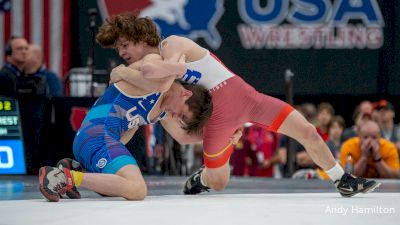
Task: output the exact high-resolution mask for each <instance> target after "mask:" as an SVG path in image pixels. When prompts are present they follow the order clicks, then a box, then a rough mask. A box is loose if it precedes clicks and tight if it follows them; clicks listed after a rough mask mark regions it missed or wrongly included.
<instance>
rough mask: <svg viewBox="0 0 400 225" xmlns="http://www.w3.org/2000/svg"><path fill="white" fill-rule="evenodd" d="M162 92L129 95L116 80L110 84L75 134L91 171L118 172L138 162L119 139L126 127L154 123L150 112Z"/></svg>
mask: <svg viewBox="0 0 400 225" xmlns="http://www.w3.org/2000/svg"><path fill="white" fill-rule="evenodd" d="M161 95H162V94H161V93H160V92H153V93H150V94H147V95H143V96H129V95H127V94H125V93H124V92H123V91H122V90H120V89H119V88H118V87H117V86H116V85H115V84H112V85H111V86H110V87H108V88H107V90H106V91H105V93H104V94H103V96H101V97H100V98H99V99H98V100H97V101H96V102H95V104H94V105H93V107H92V108H91V110H90V111H89V113H88V114H87V115H86V117H85V120H84V121H83V122H82V125H81V128H80V129H79V131H78V133H77V134H76V136H75V140H74V145H73V150H74V155H75V158H76V160H77V161H79V162H80V163H81V164H82V165H83V166H84V168H85V169H86V170H87V171H88V172H97V173H112V174H115V173H116V172H117V171H118V170H119V169H121V168H122V167H123V166H125V165H137V163H136V160H135V159H134V158H133V156H132V155H131V153H130V152H129V151H128V150H127V149H126V147H125V145H124V144H123V143H121V142H120V138H121V137H122V136H123V135H124V133H125V132H126V131H128V130H129V129H131V128H136V127H139V126H141V125H145V124H150V123H155V122H157V121H158V120H160V119H162V118H163V117H164V116H165V114H166V113H165V112H162V113H161V114H160V115H159V117H158V118H157V119H155V120H153V121H150V118H149V117H150V112H151V110H152V109H153V107H154V106H155V105H156V103H157V102H158V101H159V99H160V97H161Z"/></svg>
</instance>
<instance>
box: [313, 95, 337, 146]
mask: <svg viewBox="0 0 400 225" xmlns="http://www.w3.org/2000/svg"><path fill="white" fill-rule="evenodd" d="M333 115H335V110H334V109H333V106H332V105H331V104H329V103H327V102H322V103H320V104H319V105H318V110H317V122H318V124H317V131H318V134H319V135H321V137H322V139H323V140H324V141H326V140H328V137H329V136H328V124H329V122H330V121H331V119H332V117H333Z"/></svg>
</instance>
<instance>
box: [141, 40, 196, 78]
mask: <svg viewBox="0 0 400 225" xmlns="http://www.w3.org/2000/svg"><path fill="white" fill-rule="evenodd" d="M196 45H197V44H195V42H193V41H192V40H190V39H188V38H184V37H179V36H175V35H172V36H169V37H168V38H166V39H165V40H164V41H163V42H162V46H161V48H160V49H161V52H160V55H161V57H162V58H163V59H164V60H163V61H145V62H144V63H143V65H142V71H143V76H144V77H146V78H163V77H166V76H171V75H173V76H174V77H175V78H180V77H182V76H183V75H184V74H186V71H187V68H186V64H185V58H186V57H188V56H189V57H190V52H191V51H190V50H191V49H192V48H193V47H194V46H196Z"/></svg>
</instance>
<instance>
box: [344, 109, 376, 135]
mask: <svg viewBox="0 0 400 225" xmlns="http://www.w3.org/2000/svg"><path fill="white" fill-rule="evenodd" d="M366 102H369V101H363V102H361V103H360V104H359V105H358V106H356V108H355V109H354V112H353V117H352V118H353V122H354V125H353V126H351V127H348V128H346V129H344V131H343V135H342V142H345V141H346V140H348V139H350V138H352V137H357V135H358V134H357V132H358V130H359V127H360V124H362V123H364V122H366V121H368V120H372V118H373V117H372V113H373V112H372V113H371V110H370V109H369V107H368V104H367V103H366ZM365 105H367V107H366V106H365ZM371 107H372V106H371Z"/></svg>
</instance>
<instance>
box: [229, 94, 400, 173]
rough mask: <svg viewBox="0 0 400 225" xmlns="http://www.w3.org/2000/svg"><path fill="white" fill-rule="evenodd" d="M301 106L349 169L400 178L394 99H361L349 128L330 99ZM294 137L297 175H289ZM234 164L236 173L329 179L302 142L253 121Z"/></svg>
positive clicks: (399, 134) (399, 136)
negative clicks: (288, 161)
mask: <svg viewBox="0 0 400 225" xmlns="http://www.w3.org/2000/svg"><path fill="white" fill-rule="evenodd" d="M296 108H297V110H299V111H300V112H302V113H303V115H304V116H305V117H306V118H307V119H308V120H309V121H310V122H311V123H313V124H314V125H315V127H316V129H317V131H318V133H319V134H320V136H321V138H322V139H323V140H324V141H325V142H326V143H327V145H328V147H329V148H330V150H331V152H332V154H333V155H334V157H335V158H336V160H337V161H339V163H340V165H341V166H342V167H343V168H344V169H345V170H346V171H347V172H351V173H353V174H355V175H358V176H363V177H369V178H400V170H399V152H400V125H398V124H395V120H394V117H395V109H394V107H393V105H392V104H391V103H390V102H388V101H386V100H381V101H379V102H370V101H363V102H361V103H360V104H359V105H357V106H356V107H355V109H354V113H353V117H352V118H353V124H351V125H350V126H346V125H345V121H344V119H343V117H342V116H340V115H335V110H334V108H333V107H332V105H330V104H329V103H325V102H324V103H320V104H319V105H318V106H315V105H314V104H311V103H304V104H301V105H298V106H297V107H296ZM289 141H290V143H291V144H290V145H289V146H290V148H291V150H292V151H293V153H294V154H295V173H294V174H287V168H286V167H287V151H288V142H289ZM231 165H232V172H233V174H234V175H236V176H261V177H275V178H280V177H287V176H291V177H293V178H302V179H303V178H304V179H309V178H319V179H327V176H326V174H325V173H324V172H323V171H322V170H320V169H319V168H318V167H317V166H316V165H315V164H314V162H313V161H312V159H311V157H310V156H309V155H308V154H307V151H306V149H304V147H303V146H302V145H301V144H300V143H298V142H296V141H295V140H288V137H286V136H283V135H277V134H275V133H272V132H269V131H267V130H265V129H262V128H259V127H257V126H255V125H252V124H248V125H246V126H245V131H244V135H243V136H242V139H241V140H240V142H239V143H238V144H237V145H236V146H235V152H234V154H233V157H232V160H231Z"/></svg>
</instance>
